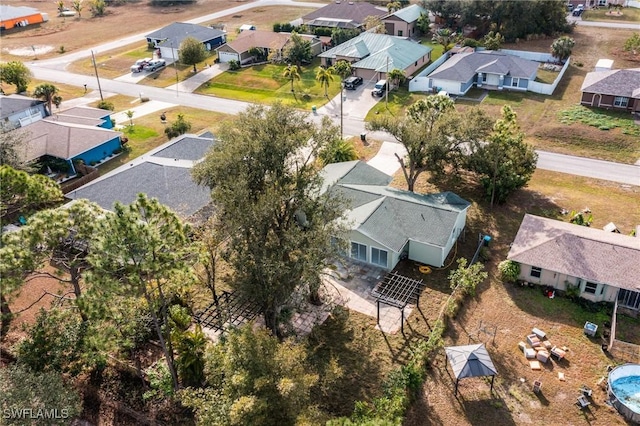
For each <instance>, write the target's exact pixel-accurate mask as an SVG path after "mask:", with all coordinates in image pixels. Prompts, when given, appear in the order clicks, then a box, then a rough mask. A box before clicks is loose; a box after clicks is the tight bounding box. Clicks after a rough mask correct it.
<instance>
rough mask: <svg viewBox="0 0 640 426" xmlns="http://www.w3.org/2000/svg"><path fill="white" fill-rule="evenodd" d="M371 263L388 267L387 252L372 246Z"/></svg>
mask: <svg viewBox="0 0 640 426" xmlns="http://www.w3.org/2000/svg"><path fill="white" fill-rule="evenodd" d="M371 263H374V264H376V265H380V266H384V267H385V268H386V267H387V252H386V250H380V249H378V248H375V247H371Z"/></svg>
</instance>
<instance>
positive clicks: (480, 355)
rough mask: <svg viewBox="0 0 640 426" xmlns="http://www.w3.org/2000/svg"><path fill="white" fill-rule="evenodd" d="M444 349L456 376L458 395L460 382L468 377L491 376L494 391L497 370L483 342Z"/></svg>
mask: <svg viewBox="0 0 640 426" xmlns="http://www.w3.org/2000/svg"><path fill="white" fill-rule="evenodd" d="M444 350H445V352H446V354H447V359H449V364H451V369H452V370H453V374H454V375H455V376H456V393H455V394H456V395H457V394H458V382H459V381H460V379H464V378H467V377H478V376H491V390H492V391H493V380H494V379H495V378H496V374H497V372H496V368H495V367H494V365H493V361H491V357H490V356H489V353H488V352H487V348H486V347H485V346H484V344H483V343H480V344H477V345H466V346H449V347H447V348H444Z"/></svg>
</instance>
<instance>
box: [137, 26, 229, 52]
mask: <svg viewBox="0 0 640 426" xmlns="http://www.w3.org/2000/svg"><path fill="white" fill-rule="evenodd" d="M146 37H147V43H149V44H150V45H153V47H156V48H158V49H159V56H160V57H162V58H165V59H167V60H170V59H174V60H177V59H178V50H179V49H180V44H181V43H182V42H183V41H184V39H186V38H187V37H193V38H195V39H196V40H198V41H200V42H202V44H203V45H204V47H205V49H206V50H207V51H211V50H213V49H215V48H216V47H217V46H220V45H221V44H224V43H225V42H226V41H227V33H226V32H224V31H222V30H218V29H214V28H210V27H205V26H202V25H196V24H187V23H184V22H174V23H173V24H170V25H167V26H166V27H164V28H161V29H159V30H157V31H154V32H152V33H150V34H147V35H146Z"/></svg>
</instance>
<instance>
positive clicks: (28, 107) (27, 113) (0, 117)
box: [0, 95, 47, 129]
mask: <svg viewBox="0 0 640 426" xmlns="http://www.w3.org/2000/svg"><path fill="white" fill-rule="evenodd" d="M46 116H47V109H46V105H45V103H44V102H43V101H41V100H39V99H34V98H30V97H27V96H22V95H9V96H5V95H0V122H2V126H3V127H4V128H5V129H15V128H17V127H21V126H26V125H28V124H30V123H33V122H36V121H38V120H42V119H43V118H44V117H46Z"/></svg>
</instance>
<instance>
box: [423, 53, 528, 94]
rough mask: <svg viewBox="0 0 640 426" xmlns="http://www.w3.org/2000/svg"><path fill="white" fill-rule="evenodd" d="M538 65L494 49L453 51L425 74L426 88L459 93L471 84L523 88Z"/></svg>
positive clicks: (487, 87)
mask: <svg viewBox="0 0 640 426" xmlns="http://www.w3.org/2000/svg"><path fill="white" fill-rule="evenodd" d="M539 65H540V64H539V63H538V62H535V61H530V60H528V59H523V58H520V57H518V56H514V55H509V54H507V53H503V52H499V51H493V50H484V51H477V52H462V53H456V54H455V55H452V56H451V57H450V58H449V59H448V60H447V61H445V62H444V63H443V64H442V65H440V66H439V67H438V68H436V69H435V70H434V71H433V72H432V73H431V74H429V75H428V76H427V77H428V79H429V83H428V89H431V90H433V91H441V90H444V91H446V92H448V93H449V94H451V95H459V96H461V95H464V94H466V93H467V92H468V91H469V89H470V88H471V87H473V86H474V85H475V86H477V87H481V88H484V89H488V90H504V89H507V90H519V91H526V90H527V89H528V87H529V82H532V81H534V80H535V78H536V74H537V72H538V66H539Z"/></svg>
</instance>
